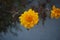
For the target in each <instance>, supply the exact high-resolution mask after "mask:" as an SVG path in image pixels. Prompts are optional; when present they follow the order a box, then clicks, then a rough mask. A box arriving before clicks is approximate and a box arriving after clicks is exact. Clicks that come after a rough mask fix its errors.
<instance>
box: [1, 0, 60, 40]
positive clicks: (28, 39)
mask: <svg viewBox="0 0 60 40" xmlns="http://www.w3.org/2000/svg"><path fill="white" fill-rule="evenodd" d="M41 1H42V2H43V1H44V0H41ZM31 4H32V5H35V6H38V2H37V0H34V1H33V2H32V3H31ZM31 4H29V5H26V7H27V8H29V7H30V5H31ZM52 4H55V5H56V7H60V0H52V2H51V5H52ZM17 27H20V28H21V29H22V32H21V31H20V30H18V31H16V30H14V29H13V30H14V31H16V32H17V34H18V35H17V36H14V35H13V34H11V33H10V32H7V34H6V35H4V34H3V33H2V35H3V36H4V39H2V40H60V19H49V18H48V17H47V18H46V21H45V25H44V26H43V25H42V21H41V20H40V21H39V23H38V25H36V26H34V28H32V29H31V30H29V31H28V30H26V29H25V28H23V27H22V26H20V24H19V23H17Z"/></svg>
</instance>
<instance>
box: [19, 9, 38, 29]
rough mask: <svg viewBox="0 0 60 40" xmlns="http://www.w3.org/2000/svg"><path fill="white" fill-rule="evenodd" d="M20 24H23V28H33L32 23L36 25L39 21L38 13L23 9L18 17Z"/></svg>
mask: <svg viewBox="0 0 60 40" xmlns="http://www.w3.org/2000/svg"><path fill="white" fill-rule="evenodd" d="M19 19H20V22H21V25H23V26H24V27H25V28H27V29H30V28H33V27H34V25H36V24H37V23H38V21H39V19H38V13H37V12H35V11H34V10H32V9H29V10H28V11H25V12H24V13H23V14H22V15H21V16H20V17H19Z"/></svg>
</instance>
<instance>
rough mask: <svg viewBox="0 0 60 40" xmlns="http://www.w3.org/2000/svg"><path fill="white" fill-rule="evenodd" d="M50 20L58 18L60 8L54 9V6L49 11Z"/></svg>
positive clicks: (59, 16)
mask: <svg viewBox="0 0 60 40" xmlns="http://www.w3.org/2000/svg"><path fill="white" fill-rule="evenodd" d="M51 18H56V19H58V18H60V8H56V7H55V6H54V5H53V7H52V10H51Z"/></svg>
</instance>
